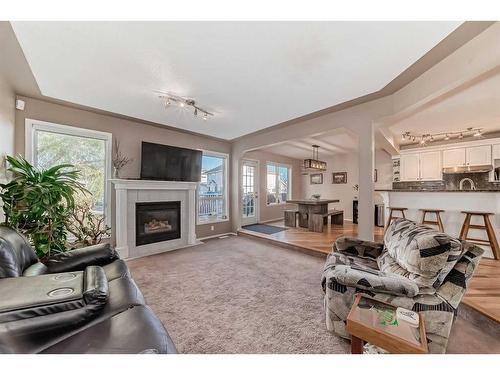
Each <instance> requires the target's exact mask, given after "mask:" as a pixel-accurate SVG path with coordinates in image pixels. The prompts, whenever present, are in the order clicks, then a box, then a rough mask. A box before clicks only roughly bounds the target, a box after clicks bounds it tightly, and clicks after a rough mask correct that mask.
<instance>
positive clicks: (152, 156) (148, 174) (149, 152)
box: [141, 142, 202, 182]
mask: <svg viewBox="0 0 500 375" xmlns="http://www.w3.org/2000/svg"><path fill="white" fill-rule="evenodd" d="M201 157H202V152H201V151H198V150H190V149H188V148H182V147H174V146H167V145H159V144H156V143H149V142H142V152H141V179H143V180H165V181H189V182H199V181H200V179H201Z"/></svg>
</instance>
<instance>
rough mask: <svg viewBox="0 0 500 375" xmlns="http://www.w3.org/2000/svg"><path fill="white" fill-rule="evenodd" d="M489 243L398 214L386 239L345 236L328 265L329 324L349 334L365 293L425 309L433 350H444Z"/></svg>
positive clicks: (325, 278) (325, 287) (339, 332)
mask: <svg viewBox="0 0 500 375" xmlns="http://www.w3.org/2000/svg"><path fill="white" fill-rule="evenodd" d="M482 254H483V249H481V248H479V247H477V246H475V245H472V244H470V243H468V242H464V241H460V240H458V239H455V238H452V237H450V236H448V235H446V234H444V233H441V232H439V231H437V230H435V229H432V228H430V227H428V226H425V225H421V224H416V223H414V222H412V221H410V220H407V219H396V220H395V221H393V222H392V223H391V225H390V226H389V228H388V229H387V231H386V233H385V236H384V243H376V242H369V241H362V240H359V239H356V238H350V237H340V238H338V239H337V241H336V242H335V244H334V245H333V251H332V253H331V254H330V255H329V256H328V258H327V261H326V264H325V268H324V271H323V275H322V279H321V285H322V288H323V291H324V292H325V297H324V304H325V314H326V327H327V329H328V330H329V331H331V332H333V333H335V334H337V335H339V336H341V337H344V338H349V334H348V333H347V331H346V328H345V327H346V319H347V315H348V313H349V310H350V309H351V306H352V304H353V303H354V299H355V295H356V294H357V293H361V294H363V295H366V296H368V297H371V298H373V299H376V300H379V301H382V302H386V303H389V304H391V305H394V306H401V307H404V308H406V309H409V310H413V311H416V312H420V313H421V316H422V317H423V319H424V322H425V327H426V334H427V341H428V347H429V352H430V353H444V352H445V351H446V346H447V343H448V337H449V335H450V331H451V326H452V324H453V321H454V318H455V316H456V313H457V308H458V305H459V304H460V301H461V300H462V298H463V296H464V294H465V290H466V289H467V284H468V282H469V281H470V279H471V277H472V275H473V273H474V270H475V268H476V266H477V265H478V263H479V260H480V258H481V256H482Z"/></svg>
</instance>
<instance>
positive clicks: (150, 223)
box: [135, 201, 181, 246]
mask: <svg viewBox="0 0 500 375" xmlns="http://www.w3.org/2000/svg"><path fill="white" fill-rule="evenodd" d="M135 223H136V225H135V228H136V229H135V245H136V246H140V245H146V244H150V243H154V242H161V241H169V240H173V239H176V238H181V202H180V201H176V202H147V203H136V204H135Z"/></svg>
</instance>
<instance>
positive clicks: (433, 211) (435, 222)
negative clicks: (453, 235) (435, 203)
mask: <svg viewBox="0 0 500 375" xmlns="http://www.w3.org/2000/svg"><path fill="white" fill-rule="evenodd" d="M419 211H421V212H422V220H421V221H420V224H429V225H437V226H438V228H439V230H440V231H441V232H444V227H443V222H442V221H441V215H440V213H441V212H444V210H436V209H434V208H421V209H420V210H419ZM427 214H434V215H436V220H427V219H426V217H425V216H426V215H427Z"/></svg>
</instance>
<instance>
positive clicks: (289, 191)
mask: <svg viewBox="0 0 500 375" xmlns="http://www.w3.org/2000/svg"><path fill="white" fill-rule="evenodd" d="M269 164H272V165H274V166H276V167H285V168H287V169H288V198H287V200H289V199H292V166H291V165H290V164H286V163H278V162H275V161H269V160H266V206H283V205H286V204H289V203H287V202H281V203H268V202H267V166H268V165H269Z"/></svg>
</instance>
